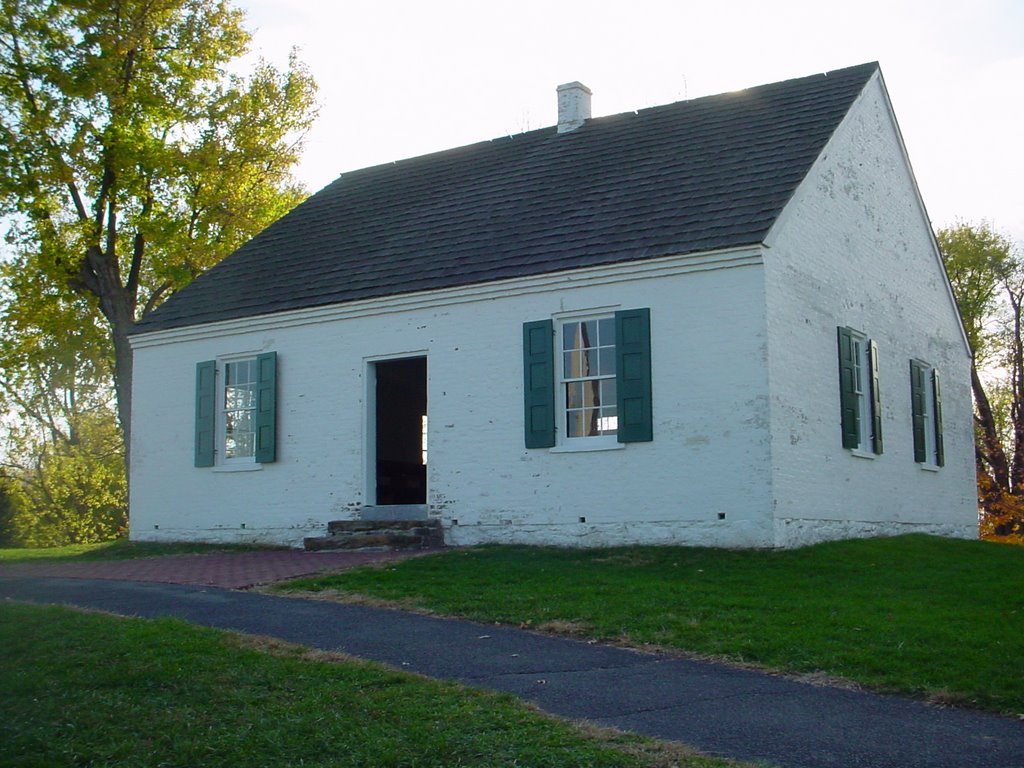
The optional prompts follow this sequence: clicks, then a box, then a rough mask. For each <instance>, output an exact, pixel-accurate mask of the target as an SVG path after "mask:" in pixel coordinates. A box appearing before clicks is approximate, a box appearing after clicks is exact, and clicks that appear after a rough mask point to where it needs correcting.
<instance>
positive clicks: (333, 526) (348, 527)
mask: <svg viewBox="0 0 1024 768" xmlns="http://www.w3.org/2000/svg"><path fill="white" fill-rule="evenodd" d="M327 531H328V533H327V535H326V536H311V537H308V538H306V539H305V541H304V544H305V548H306V549H307V550H309V551H321V550H326V549H350V550H359V549H363V550H401V549H428V548H434V547H443V546H444V532H443V530H442V528H441V521H440V520H332V521H331V522H329V523H328V524H327Z"/></svg>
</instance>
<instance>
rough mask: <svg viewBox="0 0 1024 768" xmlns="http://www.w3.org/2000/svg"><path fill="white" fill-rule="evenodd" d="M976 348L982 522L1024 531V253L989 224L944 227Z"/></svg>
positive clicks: (945, 253)
mask: <svg viewBox="0 0 1024 768" xmlns="http://www.w3.org/2000/svg"><path fill="white" fill-rule="evenodd" d="M937 238H938V242H939V248H940V250H941V251H942V257H943V261H944V262H945V265H946V272H947V274H948V275H949V280H950V283H951V285H952V287H953V293H954V295H955V296H956V300H957V305H958V306H959V308H960V316H961V317H962V318H963V322H964V328H965V330H966V332H967V338H968V341H969V342H970V344H971V349H972V351H973V354H974V357H973V363H972V366H971V389H972V391H973V393H974V426H975V460H976V465H977V473H978V493H979V502H980V504H981V507H982V510H983V512H984V518H985V519H984V520H983V521H982V522H983V525H982V529H983V531H987V532H989V533H993V534H996V535H1000V536H1021V535H1024V254H1022V253H1021V251H1020V249H1019V248H1015V247H1014V246H1013V244H1012V243H1011V242H1010V240H1009V238H1007V237H1006V236H1005V235H1002V234H1000V233H999V232H997V231H996V230H994V229H993V228H992V227H991V226H990V225H989V224H988V223H985V222H982V223H980V224H968V223H964V222H961V223H958V224H956V225H955V226H952V227H949V228H946V229H941V230H939V232H938V233H937Z"/></svg>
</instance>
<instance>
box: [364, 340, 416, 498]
mask: <svg viewBox="0 0 1024 768" xmlns="http://www.w3.org/2000/svg"><path fill="white" fill-rule="evenodd" d="M374 368H375V371H376V377H377V393H376V394H377V397H376V399H377V408H376V410H377V413H376V425H377V430H376V432H377V504H378V505H382V504H426V503H427V358H425V357H413V358H408V359H404V360H383V361H380V362H377V363H375V364H374Z"/></svg>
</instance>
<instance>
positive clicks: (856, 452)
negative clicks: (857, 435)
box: [850, 448, 878, 459]
mask: <svg viewBox="0 0 1024 768" xmlns="http://www.w3.org/2000/svg"><path fill="white" fill-rule="evenodd" d="M850 455H851V456H856V457H857V458H858V459H877V458H878V454H875V453H871V452H869V451H865V450H862V449H860V448H851V449H850Z"/></svg>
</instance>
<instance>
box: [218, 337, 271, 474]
mask: <svg viewBox="0 0 1024 768" xmlns="http://www.w3.org/2000/svg"><path fill="white" fill-rule="evenodd" d="M256 357H257V356H256V354H255V353H253V354H242V355H232V356H231V357H224V358H218V359H217V376H216V381H217V385H216V386H217V444H216V446H215V461H214V464H215V465H219V466H222V467H234V468H244V467H253V466H256V467H258V466H260V465H258V464H257V463H256V432H255V429H254V430H253V438H252V453H251V454H249V455H248V456H233V457H228V451H227V440H228V434H227V416H228V411H229V409H228V407H227V386H228V385H227V380H228V366H229V365H236V364H238V363H245V362H248V363H250V364H251V366H252V371H253V373H254V375H255V373H256ZM252 385H253V405H252V407H251V408H250V409H247V410H250V411H251V412H252V413H253V414H255V412H256V402H255V398H256V388H257V386H258V383H257V381H256V379H253V381H252ZM232 410H237V409H232Z"/></svg>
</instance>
